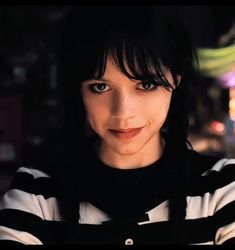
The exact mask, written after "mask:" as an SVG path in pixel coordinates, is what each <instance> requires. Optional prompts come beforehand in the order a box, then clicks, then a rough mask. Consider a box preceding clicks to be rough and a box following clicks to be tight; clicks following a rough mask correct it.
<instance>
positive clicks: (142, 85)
mask: <svg viewBox="0 0 235 250" xmlns="http://www.w3.org/2000/svg"><path fill="white" fill-rule="evenodd" d="M156 88H157V85H156V84H154V83H151V82H147V81H146V82H141V83H139V89H141V90H154V89H156Z"/></svg>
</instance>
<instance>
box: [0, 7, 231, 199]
mask: <svg viewBox="0 0 235 250" xmlns="http://www.w3.org/2000/svg"><path fill="white" fill-rule="evenodd" d="M70 8H72V6H71V5H55V6H48V5H15V6H0V196H1V195H2V194H3V193H4V191H5V190H6V189H7V187H8V185H9V183H10V181H11V178H12V176H13V174H14V172H15V170H16V169H17V168H18V167H19V166H22V165H27V164H31V163H33V162H34V160H35V159H37V158H38V156H39V155H40V150H41V146H42V144H43V142H44V141H45V139H46V138H47V136H49V135H51V134H53V133H54V132H55V131H56V130H57V128H58V116H57V115H58V113H57V110H58V103H57V98H56V88H57V59H56V53H57V51H58V39H59V35H60V32H61V28H62V25H63V20H64V17H65V16H66V13H67V12H68V11H69V9H70ZM180 14H181V17H182V20H183V22H184V24H185V27H186V29H187V30H188V32H189V34H190V37H191V40H192V43H193V45H194V46H195V47H196V51H197V53H198V58H199V68H197V69H196V70H197V72H198V77H199V81H198V85H197V86H195V92H194V95H193V96H191V97H190V99H191V102H190V107H189V108H190V127H189V137H188V139H189V141H190V142H191V144H192V146H193V148H194V149H195V150H197V151H199V152H202V153H205V154H213V155H217V156H219V157H235V127H234V121H235V6H231V5H227V6H222V5H218V6H216V5H213V6H210V5H196V6H192V5H190V6H181V8H180ZM179 35H180V34H179Z"/></svg>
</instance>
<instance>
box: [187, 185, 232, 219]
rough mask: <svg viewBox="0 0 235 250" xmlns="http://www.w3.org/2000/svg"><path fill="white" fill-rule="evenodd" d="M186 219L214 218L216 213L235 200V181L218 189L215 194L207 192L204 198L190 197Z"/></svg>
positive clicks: (188, 198)
mask: <svg viewBox="0 0 235 250" xmlns="http://www.w3.org/2000/svg"><path fill="white" fill-rule="evenodd" d="M187 200H188V201H189V203H188V208H187V215H186V219H199V218H204V217H208V216H213V215H214V213H215V212H217V211H218V210H220V209H222V208H223V207H224V206H226V205H227V204H229V203H230V202H232V201H234V200H235V181H234V182H232V183H230V184H228V185H226V186H224V187H222V188H219V189H217V190H216V191H215V192H214V193H213V194H211V193H209V192H207V193H205V194H203V196H193V197H191V196H188V197H187Z"/></svg>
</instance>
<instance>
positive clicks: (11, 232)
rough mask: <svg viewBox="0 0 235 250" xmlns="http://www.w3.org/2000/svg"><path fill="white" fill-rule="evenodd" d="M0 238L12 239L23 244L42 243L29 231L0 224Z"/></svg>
mask: <svg viewBox="0 0 235 250" xmlns="http://www.w3.org/2000/svg"><path fill="white" fill-rule="evenodd" d="M0 240H14V241H17V242H20V243H22V244H25V245H42V242H41V241H40V240H39V239H38V238H36V237H35V236H33V235H32V234H30V233H27V232H23V231H19V230H15V229H11V228H7V227H3V226H0ZM0 243H1V242H0Z"/></svg>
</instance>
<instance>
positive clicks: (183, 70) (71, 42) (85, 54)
mask: <svg viewBox="0 0 235 250" xmlns="http://www.w3.org/2000/svg"><path fill="white" fill-rule="evenodd" d="M178 8H179V7H176V6H125V7H124V6H112V7H111V6H76V7H74V8H73V9H72V10H71V12H69V13H68V16H67V18H66V19H65V22H64V27H63V30H64V31H63V34H62V43H61V47H60V54H59V91H60V97H61V104H62V107H63V117H62V120H63V126H62V131H63V133H62V134H63V143H64V146H65V148H66V149H67V152H69V154H70V155H72V154H73V155H76V154H81V152H82V150H83V148H84V144H85V142H86V140H87V137H86V134H87V133H86V124H85V120H86V114H85V108H84V105H83V102H82V96H81V91H80V87H81V82H82V81H83V80H85V79H88V78H90V77H94V76H96V77H98V78H99V77H101V76H102V75H103V74H104V71H105V65H106V59H107V55H108V54H111V55H112V56H113V59H114V60H115V62H116V64H117V65H118V66H119V68H120V69H121V71H122V72H123V73H124V74H125V75H126V76H128V77H130V78H133V79H140V80H147V81H151V82H154V83H155V84H158V85H161V86H163V87H165V88H166V89H170V88H172V86H171V85H170V83H169V82H168V81H167V80H166V78H165V77H164V72H163V69H162V66H165V67H166V68H168V69H169V70H170V72H171V74H172V76H173V80H174V85H175V89H174V90H173V94H172V100H171V105H170V109H169V113H168V116H167V119H166V121H165V124H164V125H163V128H162V129H163V130H164V131H165V133H166V138H167V141H168V142H169V143H170V144H171V146H172V147H174V149H175V150H177V152H178V155H179V157H181V158H182V161H183V162H185V164H182V165H181V166H177V167H179V169H180V170H179V171H181V173H182V174H181V176H182V185H181V187H180V188H179V190H177V192H176V193H175V194H173V195H172V197H170V219H171V220H172V222H173V223H175V228H176V230H175V232H174V233H176V234H175V235H176V236H175V237H176V238H177V237H178V236H179V235H178V234H177V233H178V232H181V231H182V230H181V229H179V227H180V226H181V225H182V224H183V221H184V218H185V209H186V198H185V192H186V191H185V190H186V188H187V180H188V175H189V171H188V170H189V166H188V165H189V164H188V161H187V159H184V157H185V152H186V149H187V145H186V142H187V130H188V116H187V114H188V110H187V107H188V105H187V97H188V90H189V87H190V83H191V82H192V80H193V79H192V77H194V74H193V72H194V70H193V60H194V57H195V54H194V51H193V49H192V48H191V43H190V41H189V38H188V36H187V33H186V32H185V31H184V27H183V26H182V24H181V23H180V22H179V21H180V17H179V16H178V10H177V9H178ZM124 62H125V63H124ZM178 76H180V78H178ZM179 79H180V81H179V82H178V80H179ZM156 108H157V107H156ZM176 145H177V147H176ZM71 165H73V164H71ZM67 169H68V168H67ZM71 171H72V170H71ZM68 182H69V180H68ZM74 206H75V205H74ZM67 215H71V212H69V213H68V214H67ZM71 220H73V218H72V219H71Z"/></svg>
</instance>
